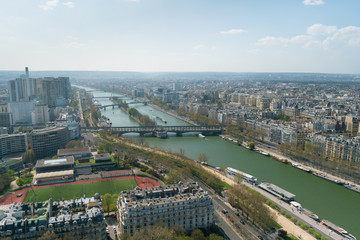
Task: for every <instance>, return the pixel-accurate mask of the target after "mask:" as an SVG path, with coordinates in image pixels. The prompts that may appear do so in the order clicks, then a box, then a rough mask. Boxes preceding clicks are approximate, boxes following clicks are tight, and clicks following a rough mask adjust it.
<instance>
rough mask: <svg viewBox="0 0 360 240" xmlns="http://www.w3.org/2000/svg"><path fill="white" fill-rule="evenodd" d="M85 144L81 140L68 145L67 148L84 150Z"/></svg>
mask: <svg viewBox="0 0 360 240" xmlns="http://www.w3.org/2000/svg"><path fill="white" fill-rule="evenodd" d="M82 147H84V144H83V142H82V141H81V140H73V141H70V142H68V143H67V144H66V148H82Z"/></svg>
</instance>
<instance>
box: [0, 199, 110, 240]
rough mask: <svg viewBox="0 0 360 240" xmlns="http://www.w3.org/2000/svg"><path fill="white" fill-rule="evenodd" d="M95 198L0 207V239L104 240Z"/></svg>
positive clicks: (99, 211)
mask: <svg viewBox="0 0 360 240" xmlns="http://www.w3.org/2000/svg"><path fill="white" fill-rule="evenodd" d="M105 229H106V224H105V219H104V216H103V214H102V203H101V199H100V197H99V195H98V194H95V196H94V197H92V198H80V199H75V198H74V199H72V200H65V201H54V202H53V201H52V200H51V199H50V200H48V201H46V202H37V203H34V202H32V203H13V204H9V205H1V206H0V238H1V239H5V238H10V239H34V240H35V239H38V238H39V237H41V236H42V235H44V234H45V233H46V232H47V231H53V232H55V234H56V235H57V237H58V238H61V239H62V238H65V237H66V236H69V237H73V238H75V239H94V240H95V239H96V240H97V239H106V232H105Z"/></svg>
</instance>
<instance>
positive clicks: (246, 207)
mask: <svg viewBox="0 0 360 240" xmlns="http://www.w3.org/2000/svg"><path fill="white" fill-rule="evenodd" d="M227 196H228V201H229V203H230V204H231V205H232V206H233V207H235V208H237V209H240V210H241V212H242V214H243V215H244V216H246V217H247V218H249V217H250V218H251V219H252V220H253V221H254V222H257V223H258V224H259V225H260V226H261V227H262V228H264V229H267V230H270V229H271V228H272V227H275V226H276V222H275V221H274V220H273V216H272V215H271V213H270V211H269V209H268V208H267V207H266V206H265V199H264V197H262V196H261V195H260V194H258V193H256V192H254V191H251V190H250V189H248V188H246V187H245V186H244V185H237V186H234V187H232V188H231V189H230V190H228V191H227Z"/></svg>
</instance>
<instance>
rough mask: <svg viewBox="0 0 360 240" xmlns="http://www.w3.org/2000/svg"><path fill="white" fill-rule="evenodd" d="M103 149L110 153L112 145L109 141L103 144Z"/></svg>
mask: <svg viewBox="0 0 360 240" xmlns="http://www.w3.org/2000/svg"><path fill="white" fill-rule="evenodd" d="M104 151H105V152H109V153H112V146H111V144H110V143H108V142H106V143H105V144H104Z"/></svg>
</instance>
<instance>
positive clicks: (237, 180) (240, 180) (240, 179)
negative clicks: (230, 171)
mask: <svg viewBox="0 0 360 240" xmlns="http://www.w3.org/2000/svg"><path fill="white" fill-rule="evenodd" d="M243 178H244V177H243V175H241V174H236V175H235V176H234V180H235V182H237V183H241V182H242V180H243Z"/></svg>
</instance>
